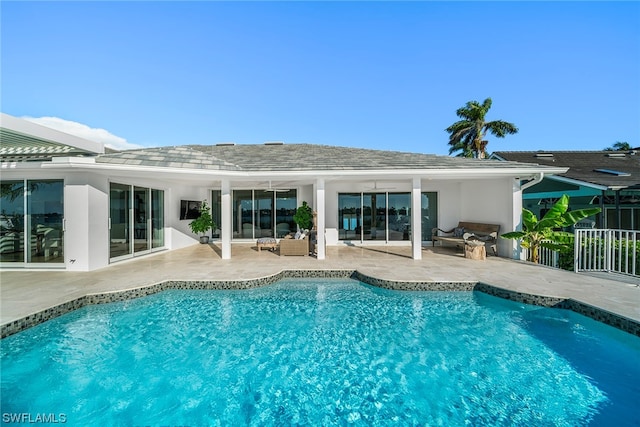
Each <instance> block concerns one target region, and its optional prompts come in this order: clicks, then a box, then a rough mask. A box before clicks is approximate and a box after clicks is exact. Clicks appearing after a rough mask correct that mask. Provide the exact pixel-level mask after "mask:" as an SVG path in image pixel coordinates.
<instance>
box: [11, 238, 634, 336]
mask: <svg viewBox="0 0 640 427" xmlns="http://www.w3.org/2000/svg"><path fill="white" fill-rule="evenodd" d="M411 251H412V248H411V247H410V246H406V247H383V246H379V247H375V246H374V247H371V246H369V247H357V246H341V247H328V248H327V257H326V259H325V260H317V259H315V258H313V257H308V256H305V257H299V256H296V257H285V256H279V255H278V253H277V252H275V253H274V252H271V251H266V250H263V251H260V252H258V251H257V248H256V246H255V244H252V245H250V244H234V245H232V255H233V256H232V258H231V259H230V260H222V259H221V248H220V247H219V246H217V245H215V244H210V245H200V244H195V245H192V246H189V247H186V248H183V249H178V250H173V251H166V252H160V253H158V254H155V255H152V256H147V257H143V258H139V259H132V260H128V261H122V262H119V263H115V264H112V265H110V266H109V267H106V268H102V269H100V270H96V271H92V272H70V271H38V270H22V271H18V270H13V271H7V270H4V271H1V272H0V281H1V284H2V287H1V289H2V290H1V292H2V293H1V299H2V301H1V318H0V323H1V324H3V325H4V324H6V323H9V322H12V321H15V320H17V319H21V318H23V317H26V316H28V315H30V314H33V313H37V312H39V311H42V310H44V309H47V308H50V307H53V306H56V305H58V304H61V303H64V302H67V301H70V300H73V299H76V298H79V297H81V296H83V295H87V294H93V293H102V292H110V291H118V290H125V289H132V288H136V287H141V286H146V285H150V284H154V283H158V282H163V281H166V280H184V281H187V280H196V281H197V280H245V279H253V278H259V277H264V276H268V275H272V274H275V273H278V272H279V271H281V270H318V269H322V270H324V269H326V270H333V269H348V270H354V269H356V270H358V271H360V272H361V273H363V274H366V275H369V276H373V277H377V278H380V279H387V280H399V281H433V282H482V283H486V284H489V285H493V286H496V287H499V288H503V289H506V290H511V291H517V292H522V293H528V294H535V295H542V296H553V297H560V298H571V299H573V300H576V301H579V302H582V303H585V304H588V305H591V306H594V307H597V308H600V309H602V310H604V311H607V312H611V313H615V314H617V315H620V316H622V317H625V318H628V319H630V320H632V321H634V322H636V323H640V287H638V284H637V283H634V281H633V280H629V279H627V278H618V277H617V276H615V275H608V276H607V277H606V278H603V277H601V276H600V277H594V276H588V275H584V274H575V273H571V272H565V271H561V270H556V269H552V268H547V267H542V266H534V265H530V264H528V263H524V262H520V261H513V260H509V259H504V258H498V257H488V258H487V260H485V261H473V260H469V259H465V258H464V257H463V256H462V253H461V252H456V250H455V249H452V248H441V247H435V248H432V247H423V249H422V252H423V254H422V255H423V256H422V260H414V259H412V257H411ZM626 282H630V283H626Z"/></svg>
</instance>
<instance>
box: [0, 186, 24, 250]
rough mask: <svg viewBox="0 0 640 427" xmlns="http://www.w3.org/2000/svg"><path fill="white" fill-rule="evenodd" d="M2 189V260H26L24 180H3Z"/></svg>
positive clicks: (0, 207)
mask: <svg viewBox="0 0 640 427" xmlns="http://www.w3.org/2000/svg"><path fill="white" fill-rule="evenodd" d="M0 191H1V194H0V262H24V181H3V182H2V183H1V184H0Z"/></svg>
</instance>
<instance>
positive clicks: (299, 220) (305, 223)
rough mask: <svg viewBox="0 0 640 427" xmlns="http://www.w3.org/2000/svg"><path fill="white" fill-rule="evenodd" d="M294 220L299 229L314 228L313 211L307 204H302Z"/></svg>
mask: <svg viewBox="0 0 640 427" xmlns="http://www.w3.org/2000/svg"><path fill="white" fill-rule="evenodd" d="M293 220H294V221H295V223H296V224H298V228H299V229H301V230H310V229H311V227H313V209H311V206H309V205H308V204H307V202H302V206H300V207H299V208H298V209H296V213H295V214H294V215H293Z"/></svg>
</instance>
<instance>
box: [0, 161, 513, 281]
mask: <svg viewBox="0 0 640 427" xmlns="http://www.w3.org/2000/svg"><path fill="white" fill-rule="evenodd" d="M136 175H137V176H127V175H126V173H122V174H112V175H111V176H109V175H107V172H104V171H101V172H100V173H95V172H89V171H81V172H75V171H69V170H66V171H62V170H60V171H58V170H53V169H48V170H44V169H28V170H25V169H23V170H21V169H20V168H17V169H15V170H8V171H7V170H3V176H2V178H3V179H5V180H11V179H63V180H64V182H65V192H64V198H65V207H64V210H65V227H66V228H65V244H64V247H65V265H66V268H67V270H70V271H88V270H94V269H98V268H102V267H105V266H107V265H109V227H108V224H109V185H110V183H112V182H115V183H120V184H125V185H133V186H140V187H145V188H153V189H159V190H163V191H164V201H165V203H164V214H165V248H167V249H179V248H183V247H186V246H190V245H193V244H196V243H197V242H198V240H197V238H198V236H196V235H194V234H193V233H192V232H191V230H190V229H189V225H188V224H189V222H190V220H180V217H179V214H180V201H181V200H200V201H201V200H207V202H208V203H209V204H211V200H210V196H211V190H212V189H213V188H218V187H219V183H220V181H216V180H213V179H212V180H211V181H210V183H209V182H206V181H204V180H200V181H198V182H194V183H193V184H189V183H188V181H186V180H185V181H181V182H175V181H174V182H172V181H170V180H162V179H158V177H159V176H158V175H157V174H155V176H151V177H149V178H147V177H141V176H140V174H139V172H138V173H136ZM354 179H358V178H354ZM373 183H374V180H373V179H370V178H366V177H363V178H359V182H353V181H347V180H335V181H332V180H331V179H326V181H325V192H324V193H325V225H326V237H327V241H326V244H327V245H328V246H331V245H336V244H340V242H338V240H337V235H338V233H337V229H338V194H339V193H360V192H372V191H376V190H375V189H372V188H371V187H372V186H373ZM377 185H378V187H380V190H379V191H380V192H406V193H410V192H411V189H412V180H411V179H402V180H389V181H384V180H378V181H377ZM233 187H240V186H238V185H237V183H235V184H232V188H233ZM250 187H251V186H250V185H249V186H248V188H250ZM295 188H297V191H298V205H301V204H302V202H303V201H306V202H307V203H309V204H310V205H311V206H312V207H313V208H314V210H315V209H316V206H318V201H317V200H315V197H316V193H315V192H314V191H313V188H314V187H313V185H312V184H306V185H300V186H297V187H295ZM421 191H422V192H436V193H437V197H438V226H439V228H441V229H452V228H453V227H455V226H456V225H457V223H458V221H476V222H487V223H495V224H499V225H500V231H501V233H505V232H507V231H512V230H515V229H517V228H518V227H519V225H520V213H521V209H522V201H521V196H522V194H521V191H520V186H519V181H517V180H515V179H513V178H494V179H467V180H460V179H443V180H434V179H422V180H421ZM407 243H408V242H406V241H401V242H391V244H399V245H402V244H407ZM367 244H380V242H367ZM498 245H499V252H500V255H501V256H505V257H515V258H517V257H518V256H519V248H518V246H517V244H516V242H514V241H510V240H503V239H500V240H499V242H498Z"/></svg>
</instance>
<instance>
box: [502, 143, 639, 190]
mask: <svg viewBox="0 0 640 427" xmlns="http://www.w3.org/2000/svg"><path fill="white" fill-rule="evenodd" d="M493 156H497V157H499V158H501V159H504V160H507V161H517V162H529V163H537V164H539V165H545V166H564V167H568V168H569V170H568V171H567V172H566V173H560V174H557V175H558V176H563V177H566V178H571V179H575V180H578V181H583V182H585V183H590V184H595V185H599V186H606V187H608V188H610V189H619V188H628V187H634V186H635V187H640V152H638V153H636V152H635V151H634V150H632V151H544V152H543V151H497V152H495V153H493ZM616 172H617V173H621V174H617V173H616Z"/></svg>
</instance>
